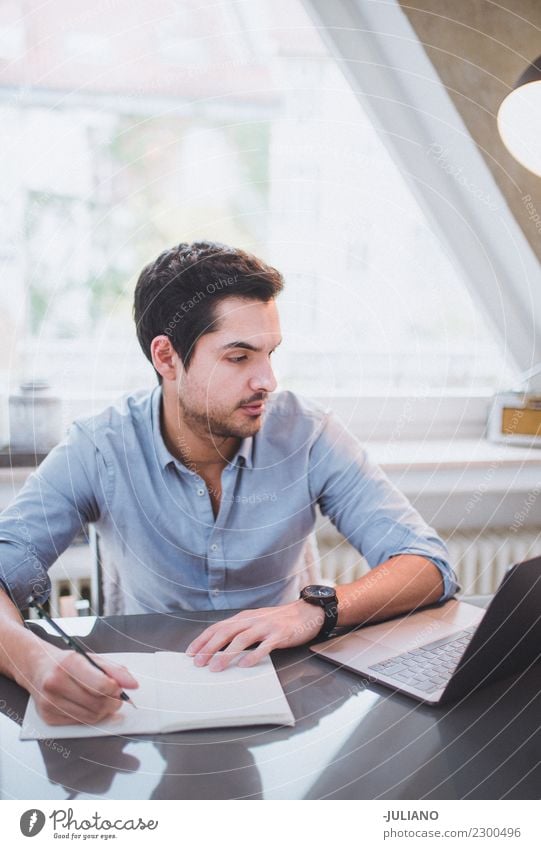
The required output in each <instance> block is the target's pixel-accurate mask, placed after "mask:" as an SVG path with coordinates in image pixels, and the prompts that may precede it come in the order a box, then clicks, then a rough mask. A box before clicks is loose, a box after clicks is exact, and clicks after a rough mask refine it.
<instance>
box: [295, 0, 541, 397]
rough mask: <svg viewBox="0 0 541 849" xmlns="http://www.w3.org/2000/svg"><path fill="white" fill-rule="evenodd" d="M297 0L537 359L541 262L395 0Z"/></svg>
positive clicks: (474, 278)
mask: <svg viewBox="0 0 541 849" xmlns="http://www.w3.org/2000/svg"><path fill="white" fill-rule="evenodd" d="M303 2H304V4H305V6H306V8H307V9H308V11H309V13H310V14H311V16H312V17H313V19H314V20H315V23H316V25H317V26H318V27H319V29H320V32H321V35H322V37H323V38H324V39H325V41H326V42H327V44H328V46H329V49H330V52H331V55H332V56H333V57H334V59H335V60H336V62H337V63H338V65H339V67H340V68H341V69H342V71H343V73H344V75H345V76H346V79H347V80H348V81H349V82H350V84H351V86H352V88H353V90H354V92H355V94H356V96H357V97H358V99H359V100H360V101H361V103H362V105H363V108H364V109H366V111H367V112H368V113H369V114H370V116H371V118H372V120H373V121H374V124H375V126H376V128H377V129H378V131H379V132H380V134H381V138H382V141H383V142H384V143H385V145H386V146H387V148H388V149H389V151H390V153H391V155H392V156H393V158H394V160H395V162H396V163H397V165H398V167H399V168H400V171H401V173H402V174H403V176H404V177H405V179H407V180H408V182H409V184H410V186H411V188H412V190H413V192H414V193H415V195H416V197H417V200H418V202H419V204H420V205H421V207H422V208H423V210H424V212H425V213H426V215H427V217H428V218H429V220H430V222H431V224H432V226H433V227H434V228H435V230H436V231H437V232H438V235H439V237H440V239H441V240H442V243H443V244H444V245H446V247H447V248H448V250H449V253H450V256H451V258H452V259H453V261H454V263H455V265H456V266H457V268H458V270H459V273H460V274H461V276H462V277H463V279H464V281H465V284H466V285H467V286H468V289H469V291H470V292H471V295H472V297H473V298H474V299H475V301H476V302H477V303H478V304H479V307H480V309H482V310H483V313H484V314H485V315H486V317H487V319H488V321H489V324H491V325H492V328H493V330H494V331H495V333H496V334H497V336H499V338H500V340H502V342H503V344H504V346H505V348H506V349H508V351H509V353H510V355H511V358H512V359H513V360H514V361H515V362H516V364H517V366H518V368H519V369H520V370H521V371H526V370H527V369H529V368H530V367H532V366H533V365H534V364H537V363H539V362H540V361H541V268H540V265H539V262H538V260H537V257H536V256H535V254H534V252H533V250H532V249H531V247H530V244H529V243H528V240H527V239H526V237H525V235H524V233H523V231H522V229H521V228H520V226H519V224H518V222H517V221H516V219H515V217H514V216H513V214H512V213H511V211H510V209H509V207H508V206H507V203H506V200H505V198H504V196H503V194H502V192H501V191H500V189H499V187H498V185H497V183H496V181H495V180H494V178H493V176H492V174H491V172H490V170H489V168H488V166H487V164H486V162H485V160H484V159H483V157H482V155H481V153H480V151H479V150H478V149H477V147H476V145H475V143H474V141H473V139H472V137H471V135H470V133H469V131H468V129H467V127H466V126H465V124H464V122H463V120H462V118H461V116H460V114H459V112H458V110H457V109H456V107H455V106H454V104H453V102H452V100H451V98H450V97H449V95H448V93H447V91H446V89H445V87H444V85H443V84H442V82H441V80H440V78H439V76H438V74H437V72H436V70H435V68H434V66H433V65H432V63H431V62H430V60H429V58H428V56H427V54H426V53H425V51H424V49H423V46H422V44H421V42H420V41H419V38H418V36H417V34H416V33H415V31H414V29H413V27H412V26H411V24H410V22H409V20H408V18H407V16H406V15H405V14H404V12H403V11H402V9H401V7H400V4H399V2H398V0H386V2H385V3H380V2H371V0H333V2H332V3H329V2H328V0H303ZM436 151H437V152H438V155H439V157H440V158H439V159H438V158H437V156H436V155H435V152H436ZM441 152H445V159H444V162H443V163H442V160H441ZM442 165H444V167H442ZM466 186H467V188H466ZM517 190H521V189H519V187H518V186H517ZM479 196H480V197H482V198H486V199H488V200H489V201H490V204H489V205H488V204H486V203H481V202H480V201H479V199H478V197H479ZM493 207H495V208H494V209H493ZM537 383H538V386H536V385H535V383H532V384H531V386H532V387H534V388H537V389H538V388H540V387H541V378H540V377H539V376H538V377H537Z"/></svg>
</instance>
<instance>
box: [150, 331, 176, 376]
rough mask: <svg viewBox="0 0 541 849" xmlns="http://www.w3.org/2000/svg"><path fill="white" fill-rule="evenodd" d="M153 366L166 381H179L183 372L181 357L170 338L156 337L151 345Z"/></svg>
mask: <svg viewBox="0 0 541 849" xmlns="http://www.w3.org/2000/svg"><path fill="white" fill-rule="evenodd" d="M150 355H151V357H152V365H153V366H154V368H155V369H156V371H157V372H158V374H160V375H161V376H162V378H163V379H164V380H174V381H177V380H178V379H179V377H180V374H181V372H182V363H181V361H180V357H179V355H178V354H177V352H176V351H175V349H174V348H173V346H172V344H171V340H170V338H169V336H165V334H163V335H162V336H155V337H154V339H153V340H152V342H151V343H150Z"/></svg>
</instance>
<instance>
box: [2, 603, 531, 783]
mask: <svg viewBox="0 0 541 849" xmlns="http://www.w3.org/2000/svg"><path fill="white" fill-rule="evenodd" d="M220 618H223V614H220V613H217V612H214V611H209V612H206V611H204V612H198V613H186V612H179V613H178V615H175V616H172V615H162V614H157V615H147V616H141V615H140V616H118V617H109V618H107V619H97V620H95V622H94V623H93V627H92V630H91V631H90V633H89V634H88V636H85V637H84V639H83V641H84V643H85V645H87V647H88V648H89V649H91V650H93V651H98V652H99V651H156V650H160V649H161V650H173V651H184V650H185V649H186V647H187V646H188V644H189V642H190V641H191V640H192V639H193V638H194V637H195V635H196V634H198V633H199V632H200V631H201V630H203V628H205V627H206V625H208V624H209V623H210V622H214V621H217V620H218V619H220ZM32 627H35V628H39V626H38V625H33V626H32ZM42 634H43V635H44V636H46V635H45V634H44V632H43V631H42ZM46 638H47V639H50V641H51V642H54V643H55V644H57V643H56V639H55V638H54V637H49V636H47V637H46ZM273 658H274V662H275V665H276V668H277V670H278V674H279V677H280V680H281V682H282V686H283V687H284V690H285V693H286V695H287V698H288V701H289V704H290V706H291V709H292V710H293V713H294V715H295V718H296V722H297V724H296V726H295V728H271V727H264V728H254V727H252V728H237V729H229V730H224V729H221V730H213V731H191V732H183V733H176V734H167V735H156V736H145V737H115V738H107V739H101V740H100V739H86V740H84V739H80V740H64V741H62V740H58V741H55V740H47V741H41V742H40V743H37V742H33V741H27V742H21V741H20V740H19V739H18V735H19V726H20V723H21V721H22V717H23V715H24V710H25V705H26V699H27V696H26V693H25V691H24V690H22V689H21V688H20V687H18V686H17V685H16V684H15V683H13V682H12V681H9V680H8V679H6V678H2V677H1V676H0V792H1V795H2V798H10V799H48V798H50V799H70V798H71V799H73V798H79V799H96V798H115V799H147V798H152V799H168V798H174V799H226V798H235V799H240V798H251V799H275V798H284V799H297V798H306V799H320V798H342V799H371V798H380V799H457V798H469V799H476V798H477V799H498V798H504V797H505V798H516V799H532V798H537V796H538V794H539V786H540V779H541V765H540V764H541V751H540V750H541V732H540V730H539V719H538V717H539V715H540V707H541V687H540V681H541V675H540V667H539V666H537V667H535V668H533V669H531V670H530V671H529V672H528V673H527V674H526V675H522V676H517V677H516V678H515V679H508V680H506V681H501V682H498V683H497V684H494V685H492V686H490V687H487V688H485V689H484V690H482V691H480V692H479V693H476V694H474V695H473V696H471V697H470V698H468V699H465V700H463V701H462V702H460V703H457V704H454V705H448V706H446V707H445V708H437V707H429V706H427V705H423V704H417V703H413V702H412V701H411V700H410V699H408V698H407V697H405V696H401V695H400V694H397V693H393V692H391V691H389V690H387V689H385V688H382V687H378V686H377V685H373V684H368V683H367V682H365V681H363V679H362V678H360V677H358V676H356V675H354V674H353V673H350V672H347V671H345V670H342V669H339V668H337V667H334V666H332V665H330V664H328V663H326V662H325V661H323V660H321V659H320V658H317V657H315V656H313V655H311V654H310V653H309V651H308V649H307V648H306V647H300V648H297V649H289V650H287V651H277V652H275V653H274V655H273ZM217 674H219V673H217Z"/></svg>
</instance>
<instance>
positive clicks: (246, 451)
mask: <svg viewBox="0 0 541 849" xmlns="http://www.w3.org/2000/svg"><path fill="white" fill-rule="evenodd" d="M161 403H162V388H161V386H156V388H155V389H153V391H152V404H151V415H152V438H153V440H154V448H155V450H156V458H157V460H158V463H159V464H160V466H161V467H162V469H165V468H166V466H168V465H169V464H170V463H174V464H175V465H176V466H177V467H178V468H181V469H182V470H184V469H186V471H188V469H187V468H186V466H185V465H184V464H183V463H181V462H180V460H177V459H176V458H175V457H173V455H172V454H171V452H170V451H169V449H168V448H167V446H166V444H165V442H164V439H163V436H162V429H161V422H160V420H161ZM253 443H254V438H253V436H247V437H245V438H244V439H243V440H242V441H241V443H240V445H239V449H238V451H237V453H236V454H235V456H234V457H232V459H231V460H230V461H229V463H228V466H242V465H244V466H246V468H247V469H252V468H253V462H252V452H253Z"/></svg>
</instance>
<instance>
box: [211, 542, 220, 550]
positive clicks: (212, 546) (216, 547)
mask: <svg viewBox="0 0 541 849" xmlns="http://www.w3.org/2000/svg"><path fill="white" fill-rule="evenodd" d="M210 550H211V551H218V546H217V545H216V543H215V542H213V543H212V545H211V547H210Z"/></svg>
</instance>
